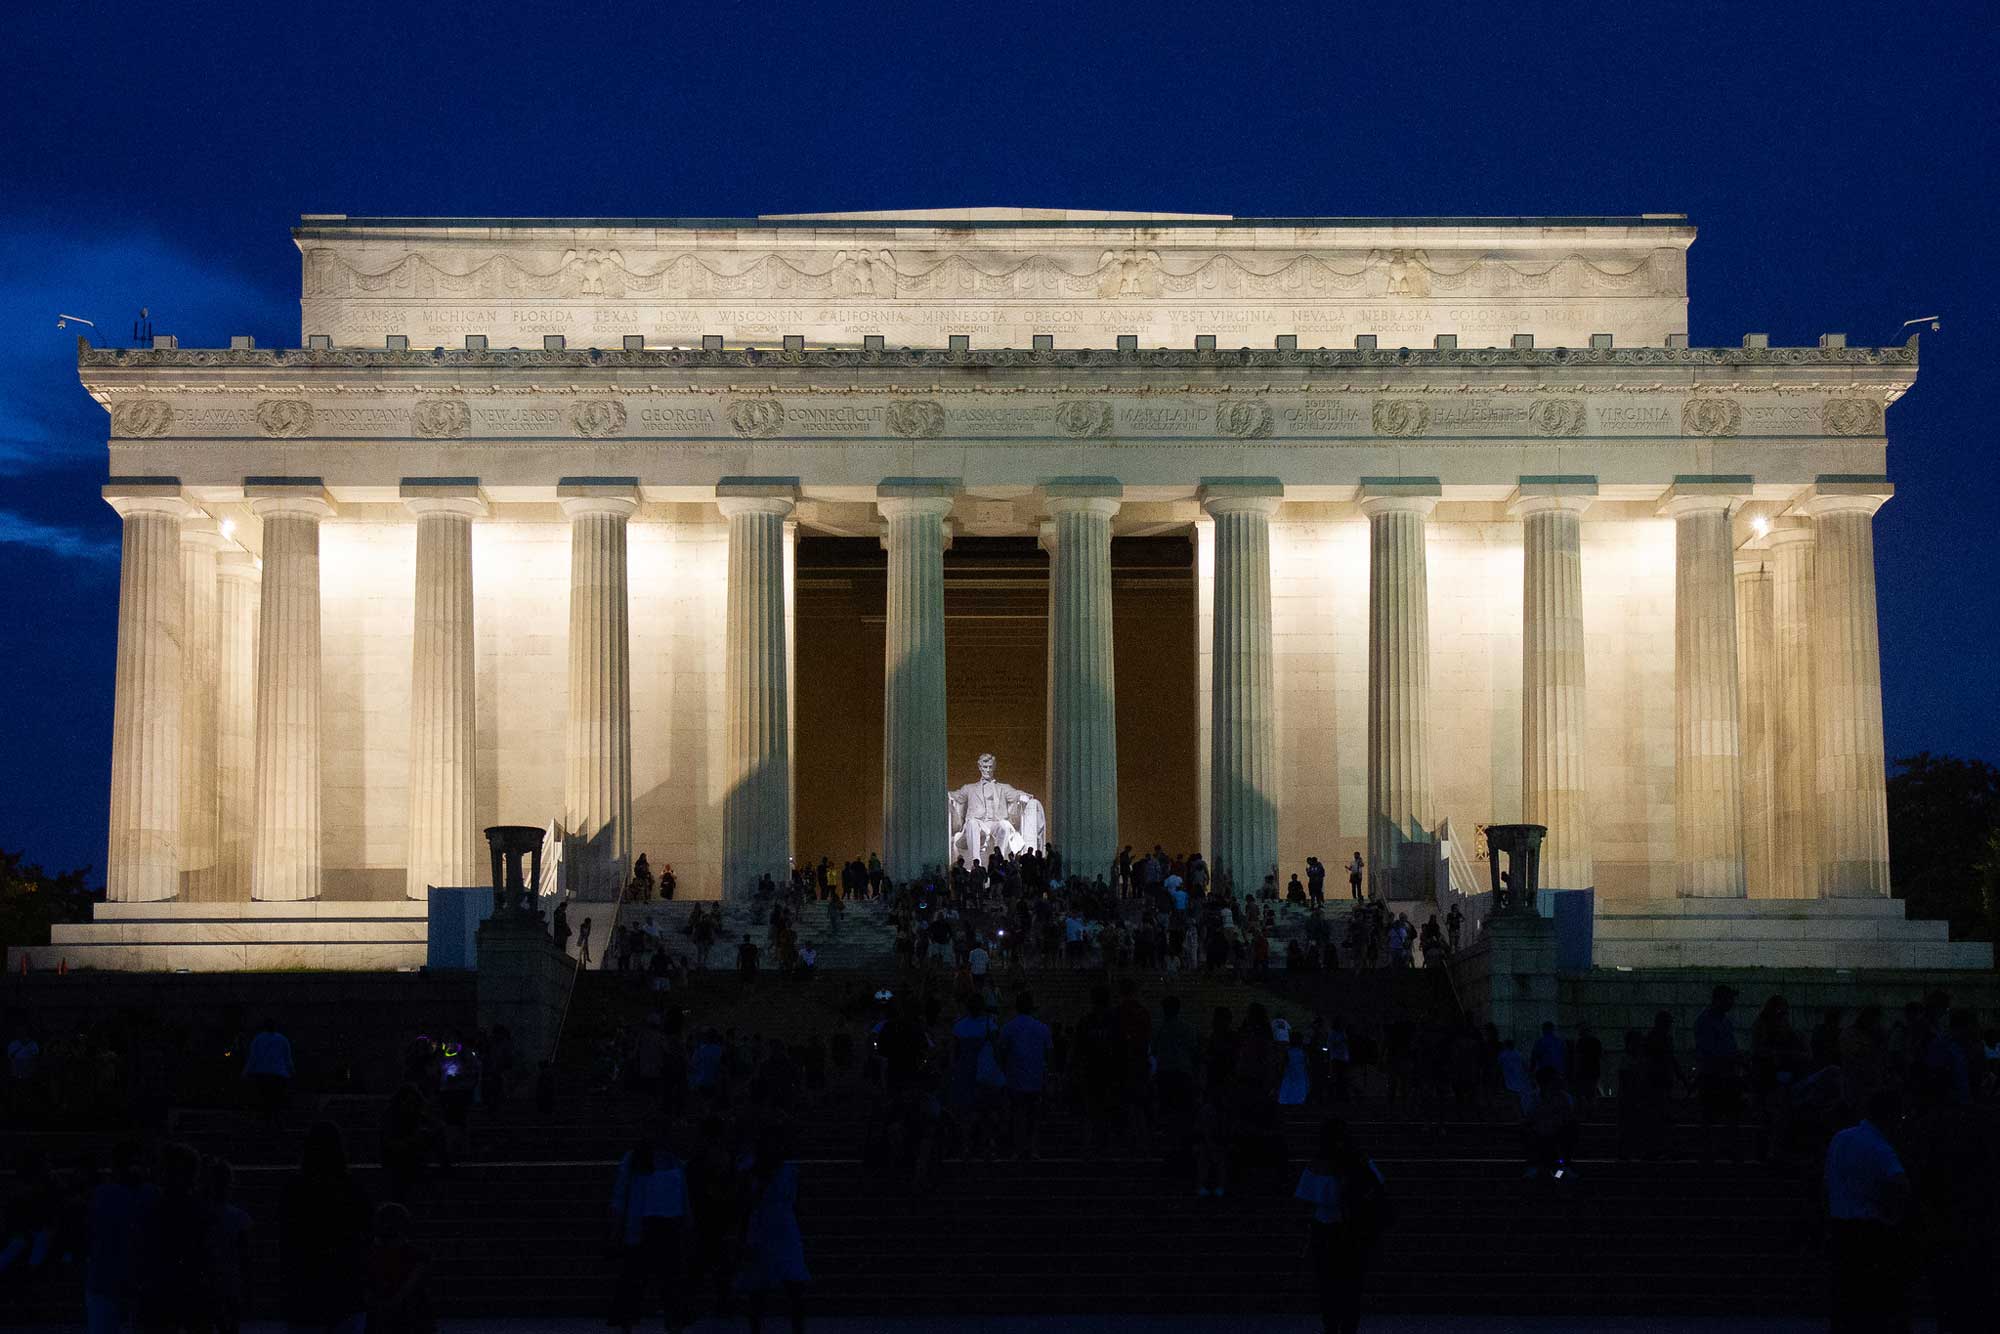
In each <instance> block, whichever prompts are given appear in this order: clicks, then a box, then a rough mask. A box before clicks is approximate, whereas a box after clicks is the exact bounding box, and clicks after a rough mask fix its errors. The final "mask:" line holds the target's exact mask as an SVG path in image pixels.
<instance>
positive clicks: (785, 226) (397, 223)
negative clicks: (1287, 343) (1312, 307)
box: [292, 213, 1689, 234]
mask: <svg viewBox="0 0 2000 1334" xmlns="http://www.w3.org/2000/svg"><path fill="white" fill-rule="evenodd" d="M1688 225H1689V223H1688V217H1687V214H1685V213H1641V214H1633V215H1624V216H1620V215H1612V214H1605V215H1598V216H1584V217H1465V218H1453V217H1425V216H1412V217H1384V218H1361V217H1326V218H1151V219H1147V220H1144V221H1140V220H1134V219H1129V218H1124V219H1096V218H1087V219H1074V218H1072V219H1060V218H1023V219H991V218H975V219H953V218H939V219H924V218H805V217H789V218H788V217H773V218H494V217H470V218H418V217H394V216H380V217H365V216H359V215H356V216H349V215H348V214H344V213H305V214H301V215H300V217H299V225H298V226H297V227H295V228H293V229H292V230H293V233H294V234H303V233H309V232H323V231H346V230H359V229H364V228H381V227H390V228H411V229H422V228H439V229H443V228H451V227H491V228H522V229H531V228H553V229H559V230H572V229H576V228H582V227H628V228H649V229H656V230H665V231H696V230H717V229H720V230H745V231H766V230H769V231H792V230H808V231H826V230H847V231H895V230H902V229H923V228H930V229H937V230H942V231H1067V230H1085V231H1092V230H1096V231H1132V230H1146V231H1156V230H1181V229H1209V228H1214V229H1217V230H1240V229H1255V228H1260V227H1299V228H1314V227H1323V228H1368V227H1378V228H1379V227H1464V228H1470V227H1500V228H1514V227H1660V228H1674V227H1687V226H1688Z"/></svg>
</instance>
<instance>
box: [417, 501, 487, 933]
mask: <svg viewBox="0 0 2000 1334" xmlns="http://www.w3.org/2000/svg"><path fill="white" fill-rule="evenodd" d="M402 496H403V504H404V505H405V506H406V507H407V508H408V509H409V510H410V512H411V513H413V514H415V515H416V516H417V559H416V599H415V604H414V606H415V611H414V616H413V619H412V623H411V632H410V830H409V837H410V847H409V855H408V858H407V861H408V870H407V873H406V875H405V880H404V892H405V894H407V895H408V897H410V898H413V899H422V898H425V897H427V892H428V890H429V888H430V886H432V885H439V886H460V885H477V884H480V883H482V882H483V881H484V880H485V879H486V876H484V875H482V874H481V873H480V857H479V848H480V843H481V839H480V831H479V829H478V827H477V825H478V816H477V814H476V813H475V800H476V793H477V791H478V782H477V780H478V762H479V761H478V757H479V731H478V707H477V696H476V695H475V693H474V687H473V682H474V665H475V655H476V652H477V641H476V640H475V639H474V637H473V623H472V617H473V572H472V521H473V520H474V519H477V518H482V517H484V516H485V514H486V513H487V506H486V500H485V497H484V496H483V495H482V494H481V493H480V490H479V487H478V485H477V483H465V482H451V483H438V482H429V481H423V480H412V481H408V482H405V483H403V489H402Z"/></svg>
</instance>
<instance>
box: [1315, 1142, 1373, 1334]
mask: <svg viewBox="0 0 2000 1334" xmlns="http://www.w3.org/2000/svg"><path fill="white" fill-rule="evenodd" d="M1292 1197H1293V1198H1294V1199H1297V1200H1302V1201H1304V1202H1305V1203H1307V1204H1310V1205H1311V1206H1312V1222H1311V1223H1310V1225H1309V1228H1310V1231H1309V1232H1308V1235H1307V1242H1306V1255H1307V1259H1308V1263H1309V1264H1310V1265H1311V1266H1312V1270H1313V1277H1314V1279H1315V1280H1316V1282H1317V1284H1318V1288H1319V1310H1320V1320H1321V1322H1322V1323H1323V1324H1324V1326H1325V1329H1326V1334H1354V1331H1356V1330H1358V1329H1360V1328H1361V1285H1362V1281H1363V1278H1364V1276H1365V1275H1366V1273H1367V1269H1368V1260H1369V1256H1370V1253H1371V1252H1372V1251H1373V1250H1374V1249H1375V1246H1376V1244H1377V1243H1379V1242H1380V1241H1381V1239H1382V1234H1383V1232H1384V1231H1386V1230H1387V1228H1388V1225H1389V1222H1390V1208H1389V1193H1388V1187H1387V1185H1386V1184H1385V1183H1384V1181H1383V1179H1382V1173H1381V1172H1380V1171H1379V1170H1378V1169H1377V1168H1376V1166H1375V1164H1374V1162H1373V1161H1372V1160H1371V1159H1368V1158H1365V1157H1363V1156H1362V1154H1361V1152H1360V1151H1359V1150H1358V1149H1356V1148H1355V1147H1354V1144H1353V1141H1352V1140H1350V1139H1349V1137H1348V1133H1347V1123H1346V1122H1345V1121H1342V1120H1340V1119H1339V1118H1337V1117H1329V1118H1327V1120H1326V1121H1325V1122H1323V1123H1322V1124H1321V1126H1320V1133H1319V1156H1318V1157H1316V1158H1315V1159H1313V1161H1312V1162H1311V1163H1310V1164H1309V1165H1308V1166H1307V1167H1306V1169H1305V1171H1304V1172H1302V1173H1300V1175H1299V1184H1298V1186H1297V1188H1296V1189H1294V1190H1293V1192H1292Z"/></svg>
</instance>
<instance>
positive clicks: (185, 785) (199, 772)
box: [181, 516, 232, 900]
mask: <svg viewBox="0 0 2000 1334" xmlns="http://www.w3.org/2000/svg"><path fill="white" fill-rule="evenodd" d="M229 545H232V544H231V543H230V542H229V539H227V538H225V537H224V536H223V535H222V527H221V525H220V524H218V523H216V521H215V520H213V519H210V518H207V517H205V516H204V517H202V518H197V519H188V520H186V521H184V522H183V523H182V524H181V870H182V871H183V872H184V873H186V879H185V880H184V881H183V883H182V887H181V893H182V897H184V898H188V899H196V900H199V899H213V898H214V897H215V884H214V882H215V874H214V872H215V863H216V857H217V855H218V839H219V834H218V821H219V819H220V816H221V811H220V805H219V800H218V797H217V787H216V783H217V772H216V744H217V739H216V732H215V691H216V671H217V657H216V653H217V649H218V643H217V634H216V631H217V621H216V616H217V612H216V587H215V573H216V572H215V559H216V556H217V554H218V553H219V552H221V551H222V549H223V548H224V547H226V546H229Z"/></svg>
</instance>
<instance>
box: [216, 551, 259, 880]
mask: <svg viewBox="0 0 2000 1334" xmlns="http://www.w3.org/2000/svg"><path fill="white" fill-rule="evenodd" d="M215 577H216V598H215V600H216V625H217V631H216V673H215V737H216V741H215V767H216V797H217V802H216V805H217V811H218V814H217V818H216V831H217V856H216V863H215V898H216V900H217V901H218V902H222V903H248V902H249V901H250V854H251V847H252V844H253V843H254V842H255V839H256V834H257V786H256V775H257V601H258V597H259V596H260V594H259V584H260V583H261V582H262V578H263V576H262V574H261V572H260V569H259V565H258V561H257V558H256V557H255V556H253V555H251V554H250V553H249V552H247V551H243V550H241V549H234V550H230V551H225V552H223V553H222V554H221V555H220V556H217V557H216V562H215Z"/></svg>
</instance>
